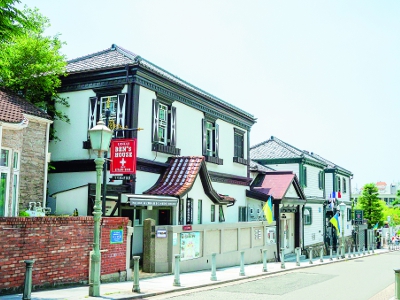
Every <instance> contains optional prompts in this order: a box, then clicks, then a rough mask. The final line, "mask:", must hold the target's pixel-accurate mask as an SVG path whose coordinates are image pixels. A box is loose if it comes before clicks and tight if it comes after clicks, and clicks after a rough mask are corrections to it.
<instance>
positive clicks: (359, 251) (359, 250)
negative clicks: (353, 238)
mask: <svg viewBox="0 0 400 300" xmlns="http://www.w3.org/2000/svg"><path fill="white" fill-rule="evenodd" d="M358 256H361V246H360V245H358Z"/></svg>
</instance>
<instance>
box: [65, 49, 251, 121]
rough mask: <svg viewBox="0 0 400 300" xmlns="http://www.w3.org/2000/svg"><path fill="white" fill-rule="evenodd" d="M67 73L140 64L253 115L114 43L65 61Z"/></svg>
mask: <svg viewBox="0 0 400 300" xmlns="http://www.w3.org/2000/svg"><path fill="white" fill-rule="evenodd" d="M67 63H68V64H67V73H81V72H88V71H96V70H102V69H109V68H117V67H122V66H126V65H140V66H141V67H143V68H145V69H148V70H150V71H151V72H153V73H156V74H158V75H159V76H161V77H164V78H166V79H167V80H170V81H172V82H174V83H176V84H178V85H180V86H183V87H184V88H186V89H189V90H191V91H195V92H196V93H198V94H200V95H202V96H204V97H206V98H209V99H212V100H214V101H217V102H219V103H221V104H222V105H224V106H227V107H230V108H232V109H235V110H236V111H239V112H240V113H242V114H244V115H246V116H247V117H250V118H252V119H254V116H253V115H251V114H249V113H247V112H245V111H243V110H241V109H240V108H238V107H236V106H233V105H232V104H230V103H228V102H226V101H224V100H222V99H220V98H218V97H215V96H213V95H211V94H209V93H207V92H205V91H203V90H202V89H199V88H198V87H195V86H194V85H192V84H190V83H188V82H186V81H184V80H182V79H181V78H179V77H177V76H175V75H173V74H171V73H169V72H168V71H166V70H164V69H162V68H160V67H158V66H157V65H155V64H153V63H151V62H149V61H148V60H146V59H144V58H142V57H141V56H139V55H137V54H135V53H133V52H131V51H129V50H126V49H124V48H121V47H119V46H117V45H115V44H113V45H111V47H110V48H108V49H105V50H103V51H100V52H96V53H93V54H89V55H86V56H82V57H78V58H75V59H72V60H69V61H68V62H67Z"/></svg>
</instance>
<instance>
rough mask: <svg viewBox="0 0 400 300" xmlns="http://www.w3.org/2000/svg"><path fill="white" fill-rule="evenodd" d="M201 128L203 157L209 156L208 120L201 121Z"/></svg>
mask: <svg viewBox="0 0 400 300" xmlns="http://www.w3.org/2000/svg"><path fill="white" fill-rule="evenodd" d="M201 126H202V129H203V144H202V153H203V155H207V148H206V147H207V130H206V120H205V119H202V120H201Z"/></svg>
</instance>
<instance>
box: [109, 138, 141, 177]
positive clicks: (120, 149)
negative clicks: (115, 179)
mask: <svg viewBox="0 0 400 300" xmlns="http://www.w3.org/2000/svg"><path fill="white" fill-rule="evenodd" d="M136 150H137V143H136V139H115V140H111V157H110V159H111V164H110V174H136Z"/></svg>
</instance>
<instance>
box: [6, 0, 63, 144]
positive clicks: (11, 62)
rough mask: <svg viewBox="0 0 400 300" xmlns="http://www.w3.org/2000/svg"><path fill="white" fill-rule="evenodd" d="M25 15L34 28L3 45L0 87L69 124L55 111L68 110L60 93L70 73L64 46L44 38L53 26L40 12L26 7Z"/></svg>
mask: <svg viewBox="0 0 400 300" xmlns="http://www.w3.org/2000/svg"><path fill="white" fill-rule="evenodd" d="M0 1H2V0H0ZM23 13H24V15H25V16H26V17H27V18H28V20H29V22H30V24H34V26H30V27H26V28H25V27H24V28H23V29H22V32H20V33H19V34H18V35H14V36H12V38H11V39H10V40H8V41H3V42H1V43H0V84H1V85H2V86H3V87H5V88H7V89H8V90H11V91H13V92H15V93H17V94H18V95H20V96H22V97H23V98H25V99H26V100H28V101H29V102H31V103H32V104H34V105H36V106H37V107H39V108H41V109H43V110H44V111H46V112H47V113H48V114H49V115H51V116H52V117H54V118H55V119H59V120H63V121H67V122H69V119H68V117H67V115H65V114H63V113H62V112H61V111H58V110H56V108H55V107H56V106H55V104H56V103H58V104H61V105H64V106H67V107H68V102H67V101H66V99H64V98H61V97H60V96H59V95H58V93H57V89H58V88H59V87H60V86H61V79H60V77H61V76H65V72H66V71H65V67H66V59H65V56H64V55H62V54H61V53H60V50H61V47H62V45H63V44H64V43H63V42H61V41H60V39H59V36H58V35H56V36H54V37H47V36H44V31H45V29H46V28H47V27H49V26H50V23H49V20H48V18H46V17H44V16H42V15H41V14H40V13H39V11H38V9H33V10H32V9H28V8H26V7H25V9H24V11H23ZM52 134H53V137H54V132H52Z"/></svg>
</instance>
